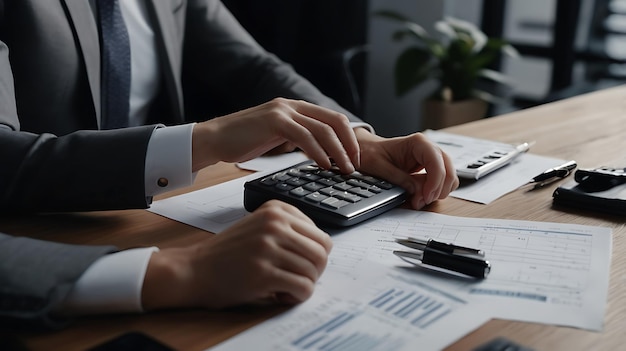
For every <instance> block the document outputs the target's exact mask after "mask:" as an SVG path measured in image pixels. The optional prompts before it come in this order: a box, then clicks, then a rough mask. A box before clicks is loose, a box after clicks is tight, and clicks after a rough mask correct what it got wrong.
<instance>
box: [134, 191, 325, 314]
mask: <svg viewBox="0 0 626 351" xmlns="http://www.w3.org/2000/svg"><path fill="white" fill-rule="evenodd" d="M331 247H332V242H331V240H330V236H329V235H328V234H327V233H325V232H324V231H322V230H321V229H319V228H317V226H315V224H314V223H313V221H312V220H311V219H309V218H308V217H307V216H305V215H304V214H303V213H302V212H301V211H300V210H298V209H297V208H295V207H294V206H291V205H288V204H286V203H284V202H280V201H277V200H271V201H268V202H266V203H265V204H263V205H261V207H259V208H258V209H257V210H255V211H254V212H252V213H251V214H250V215H248V216H246V217H244V218H243V219H241V220H240V221H239V222H237V223H236V224H234V225H233V226H232V227H230V228H228V229H227V230H225V231H224V232H222V233H220V234H219V235H217V236H215V237H213V238H210V239H207V240H203V241H202V242H199V243H198V244H196V245H193V246H190V247H185V248H170V249H163V250H161V251H160V252H157V253H154V254H153V255H152V258H151V259H150V262H149V265H148V270H147V272H146V277H145V279H144V285H143V290H142V303H143V306H144V309H146V310H153V309H162V308H180V307H208V308H224V307H230V306H236V305H242V304H249V303H255V302H261V301H266V300H267V299H268V298H269V299H272V300H273V301H274V302H279V303H288V304H293V303H298V302H301V301H304V300H306V299H308V298H309V297H310V296H311V294H313V289H314V287H315V282H316V281H317V280H318V279H319V277H320V276H321V275H322V272H323V271H324V269H325V268H326V263H327V260H328V254H329V253H330V249H331Z"/></svg>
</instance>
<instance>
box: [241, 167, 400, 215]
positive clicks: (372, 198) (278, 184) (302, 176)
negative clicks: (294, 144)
mask: <svg viewBox="0 0 626 351" xmlns="http://www.w3.org/2000/svg"><path fill="white" fill-rule="evenodd" d="M406 197H407V195H406V191H405V190H404V189H402V188H400V187H399V186H397V185H394V184H391V183H389V182H387V181H385V180H382V179H380V178H376V177H373V176H371V175H367V174H363V173H360V172H354V173H351V174H342V173H341V172H339V170H338V169H336V168H331V169H329V170H325V169H322V168H320V167H318V166H317V165H316V164H315V162H314V161H312V160H307V161H304V162H301V163H299V164H297V165H294V166H292V167H289V168H286V169H283V170H281V171H278V172H275V173H273V174H270V175H266V176H263V177H260V178H257V179H254V180H252V181H249V182H246V183H245V185H244V207H245V208H246V210H248V211H254V210H255V209H257V208H258V207H259V206H261V205H262V204H263V203H264V202H266V201H268V200H270V199H278V200H282V201H284V202H286V203H289V204H291V205H294V206H296V207H297V208H299V209H300V210H301V211H302V212H304V213H305V214H306V215H308V216H309V217H311V219H313V220H314V221H315V222H316V223H317V224H318V225H327V226H333V227H346V226H350V225H354V224H357V223H360V222H362V221H364V220H366V219H369V218H372V217H374V216H377V215H379V214H381V213H383V212H385V211H388V210H390V209H392V208H394V207H396V206H398V205H400V204H401V203H403V202H404V201H405V200H406Z"/></svg>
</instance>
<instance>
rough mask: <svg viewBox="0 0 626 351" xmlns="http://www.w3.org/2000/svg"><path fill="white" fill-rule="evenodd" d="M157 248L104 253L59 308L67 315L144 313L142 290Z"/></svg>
mask: <svg viewBox="0 0 626 351" xmlns="http://www.w3.org/2000/svg"><path fill="white" fill-rule="evenodd" d="M158 251H159V249H158V248H157V247H148V248H139V249H131V250H125V251H120V252H116V253H112V254H109V255H106V256H102V257H101V258H99V259H98V260H97V261H96V262H94V263H93V264H92V265H91V266H89V268H88V269H87V270H86V271H85V272H84V273H83V275H81V276H80V278H79V279H78V281H76V283H75V284H74V286H73V288H72V290H71V291H70V293H69V294H68V296H67V297H66V298H65V300H64V301H63V304H62V305H61V307H60V308H59V311H60V312H61V313H63V314H67V315H85V314H105V313H128V312H143V307H142V304H141V290H142V287H143V280H144V277H145V275H146V271H147V269H148V263H149V262H150V257H151V256H152V253H153V252H158Z"/></svg>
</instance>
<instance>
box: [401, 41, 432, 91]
mask: <svg viewBox="0 0 626 351" xmlns="http://www.w3.org/2000/svg"><path fill="white" fill-rule="evenodd" d="M431 57H432V56H431V54H430V53H429V52H428V51H426V50H424V49H422V48H419V47H410V48H408V49H406V50H405V51H404V52H402V54H400V56H398V59H397V61H396V66H395V72H394V73H395V82H396V95H397V96H402V95H404V94H406V93H407V92H409V91H410V90H412V89H413V88H415V87H416V86H418V85H419V84H421V83H422V82H424V81H425V80H426V79H427V78H428V77H429V76H430V75H432V74H433V73H434V70H433V68H434V67H432V65H431V64H430V62H431Z"/></svg>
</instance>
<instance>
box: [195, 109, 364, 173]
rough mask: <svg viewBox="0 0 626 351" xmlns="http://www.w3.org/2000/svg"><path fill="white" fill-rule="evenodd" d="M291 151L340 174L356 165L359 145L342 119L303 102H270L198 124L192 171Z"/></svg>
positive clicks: (343, 117)
mask: <svg viewBox="0 0 626 351" xmlns="http://www.w3.org/2000/svg"><path fill="white" fill-rule="evenodd" d="M294 147H298V148H300V149H301V150H302V151H304V152H305V153H306V154H307V155H308V156H309V157H311V158H312V159H313V160H315V161H316V162H317V164H318V165H319V166H320V167H323V168H329V167H330V166H331V161H330V159H331V158H332V159H333V160H334V162H335V163H336V164H337V166H338V167H339V168H340V169H341V170H342V171H344V172H346V173H350V172H353V171H354V169H355V167H358V166H359V162H360V161H359V157H360V156H359V145H358V143H357V141H356V137H355V135H354V131H353V130H352V128H351V127H350V121H349V120H348V118H347V117H346V116H345V115H343V114H340V113H338V112H335V111H332V110H329V109H326V108H324V107H320V106H317V105H314V104H311V103H308V102H305V101H296V100H289V99H283V98H276V99H274V100H272V101H269V102H267V103H264V104H262V105H259V106H256V107H252V108H249V109H246V110H242V111H239V112H236V113H233V114H230V115H227V116H223V117H219V118H214V119H212V120H208V121H206V122H202V123H198V124H197V125H196V126H195V128H194V131H193V164H194V167H193V168H194V171H197V170H199V169H200V168H203V167H206V166H208V165H211V164H213V163H216V162H218V161H226V162H242V161H247V160H250V159H253V158H255V157H258V156H260V155H263V154H265V153H266V152H268V151H270V150H272V149H277V148H279V149H282V150H287V149H293V148H294Z"/></svg>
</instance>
